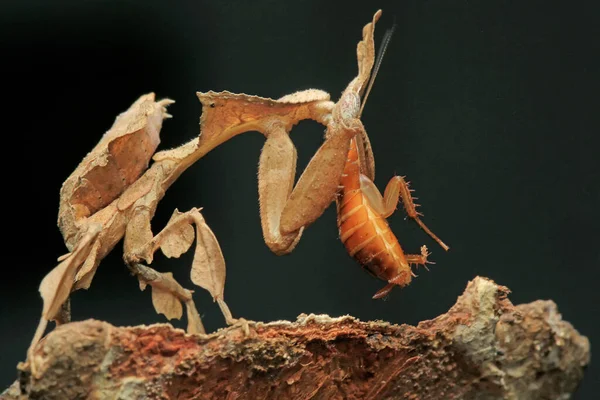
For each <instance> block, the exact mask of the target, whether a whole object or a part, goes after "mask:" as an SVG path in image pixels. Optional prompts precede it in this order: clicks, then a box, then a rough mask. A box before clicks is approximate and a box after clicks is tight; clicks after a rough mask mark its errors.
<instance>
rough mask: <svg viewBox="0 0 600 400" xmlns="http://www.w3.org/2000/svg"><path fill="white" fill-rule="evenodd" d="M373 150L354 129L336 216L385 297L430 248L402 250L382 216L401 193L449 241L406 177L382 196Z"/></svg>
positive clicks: (423, 259)
mask: <svg viewBox="0 0 600 400" xmlns="http://www.w3.org/2000/svg"><path fill="white" fill-rule="evenodd" d="M393 30H394V27H392V28H391V29H389V30H388V31H387V32H386V34H385V36H384V38H383V41H382V44H381V47H380V50H379V54H378V56H377V61H376V63H375V68H374V70H373V73H372V75H371V79H370V82H369V85H368V88H367V89H366V94H365V96H364V98H363V101H362V106H361V112H362V107H364V105H365V102H366V99H367V97H368V95H369V92H370V90H371V88H372V86H373V82H374V79H375V76H376V75H377V72H378V70H379V67H380V65H381V60H382V57H383V54H384V53H385V49H386V47H387V45H388V43H389V41H390V39H391V36H392V33H393ZM374 170H375V168H374V161H373V153H372V150H371V147H370V144H369V140H368V137H367V136H366V134H363V135H356V136H355V137H354V138H353V139H352V140H351V142H350V150H349V152H348V156H347V159H346V164H345V167H344V173H343V174H342V178H341V181H340V191H339V193H338V197H337V201H336V204H337V215H338V217H337V220H338V228H339V233H340V239H341V240H342V242H343V243H344V245H345V247H346V249H347V250H348V253H349V254H350V255H351V256H352V257H354V258H355V259H356V260H357V261H358V262H359V263H361V265H363V266H364V267H365V268H366V269H367V271H369V272H370V273H372V274H373V275H375V276H376V277H377V278H379V279H382V280H385V281H387V282H388V284H387V285H386V286H385V287H383V288H382V289H381V290H379V291H378V292H377V293H375V295H374V296H373V298H374V299H379V298H382V297H385V296H386V295H387V294H388V293H389V292H390V291H391V290H392V288H393V287H394V286H395V285H398V286H401V287H402V286H406V285H408V284H409V283H410V281H411V279H412V277H413V276H415V275H414V274H413V272H412V270H411V265H412V264H417V265H418V264H421V265H425V264H427V263H430V262H429V261H428V260H427V256H428V255H429V252H428V251H427V247H426V246H422V247H421V254H418V255H416V254H405V253H404V251H403V250H402V247H400V243H399V242H398V239H397V238H396V236H395V235H394V233H393V232H392V230H391V229H390V227H389V225H388V223H387V221H386V218H387V217H389V216H390V215H392V214H393V213H394V211H395V210H396V206H397V204H398V201H399V200H400V199H402V203H403V204H404V208H405V210H406V213H407V214H408V216H409V217H410V218H412V219H414V220H415V221H416V222H417V223H418V224H419V225H420V226H421V228H422V229H423V230H424V231H425V232H427V233H428V234H429V235H430V236H431V237H432V238H433V239H434V240H435V241H437V242H438V243H439V245H440V246H442V248H444V250H448V249H449V247H448V246H446V244H444V242H442V241H441V240H440V239H439V238H438V237H437V236H436V235H435V234H434V233H433V232H431V231H430V230H429V228H427V226H425V224H424V223H423V222H422V221H421V219H420V218H419V216H422V214H421V213H419V212H417V210H416V206H417V205H416V204H415V203H414V201H413V197H412V195H411V192H412V190H411V189H410V188H409V185H408V183H407V182H406V181H405V180H404V177H400V176H395V177H393V178H392V179H391V180H390V181H389V183H388V184H387V186H386V188H385V192H384V194H383V196H382V195H381V193H380V192H379V189H377V187H376V186H375V184H374V183H373V180H374V175H375V174H374Z"/></svg>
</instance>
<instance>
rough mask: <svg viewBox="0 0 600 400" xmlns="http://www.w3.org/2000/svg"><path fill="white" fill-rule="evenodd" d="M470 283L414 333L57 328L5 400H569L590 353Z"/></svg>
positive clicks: (383, 328)
mask: <svg viewBox="0 0 600 400" xmlns="http://www.w3.org/2000/svg"><path fill="white" fill-rule="evenodd" d="M508 293H509V291H508V289H507V288H505V287H503V286H499V285H497V284H495V283H494V282H492V281H490V280H488V279H485V278H479V277H478V278H475V279H474V280H473V281H471V282H469V284H468V286H467V288H466V290H465V292H464V293H463V295H462V296H460V297H459V298H458V301H457V302H456V304H455V305H454V306H453V307H452V308H451V309H450V310H449V311H448V312H447V313H446V314H443V315H441V316H439V317H437V318H435V319H434V320H431V321H423V322H421V323H420V324H419V325H418V326H416V327H414V326H409V325H392V324H389V323H386V322H361V321H358V320H356V319H355V318H352V317H349V316H345V317H340V318H331V317H329V316H326V315H305V314H303V315H300V316H299V317H298V319H297V321H295V322H287V321H277V322H271V323H261V322H256V323H255V322H249V326H248V327H249V328H250V333H249V334H245V333H244V330H243V329H242V327H240V326H233V327H229V328H226V329H222V330H220V331H217V332H215V333H213V334H211V335H187V334H186V333H185V332H184V331H182V330H179V329H174V328H173V327H171V326H170V325H168V324H158V325H152V326H137V327H127V328H119V327H114V326H112V325H110V324H108V323H105V322H101V321H94V320H88V321H83V322H74V323H70V324H66V325H63V326H60V327H58V328H57V329H56V330H54V331H53V332H52V333H50V334H49V335H48V336H47V337H46V339H44V340H43V341H42V342H41V343H40V344H39V345H38V347H37V348H36V350H35V352H34V357H33V359H32V360H30V362H29V363H28V365H25V364H21V365H20V366H19V369H20V379H19V381H18V382H15V384H14V385H13V386H11V388H9V389H8V390H7V391H6V392H5V393H4V395H3V396H4V398H6V399H21V400H25V399H42V398H43V399H88V398H92V399H566V398H569V394H570V393H572V392H573V391H574V390H575V389H576V388H577V386H578V384H579V382H580V381H581V379H582V378H583V373H584V368H585V366H586V365H587V364H588V363H589V361H590V344H589V341H588V339H587V338H586V337H584V336H581V335H580V334H579V333H578V332H577V331H576V330H575V329H574V328H573V327H572V326H571V325H570V324H569V323H568V322H565V321H562V320H561V316H560V314H559V313H558V311H557V307H556V305H555V304H554V303H553V302H552V301H535V302H533V303H530V304H524V305H519V306H513V305H512V304H511V302H510V301H509V300H508V298H507V294H508Z"/></svg>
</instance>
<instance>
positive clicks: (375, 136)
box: [0, 0, 600, 399]
mask: <svg viewBox="0 0 600 400" xmlns="http://www.w3.org/2000/svg"><path fill="white" fill-rule="evenodd" d="M366 3H369V4H366ZM566 4H567V3H564V5H562V6H559V5H552V4H551V3H549V2H542V1H527V2H520V1H515V2H508V1H487V2H472V1H467V0H461V1H402V2H400V1H380V2H361V3H360V4H356V5H353V4H351V3H350V2H323V1H317V0H315V1H294V2H285V1H260V2H255V3H251V2H245V1H228V2H219V1H210V2H208V1H189V2H177V3H176V2H153V1H128V2H122V1H87V2H80V1H68V2H62V3H60V2H32V1H21V2H13V3H11V2H8V3H7V2H3V4H2V9H1V12H0V41H1V43H2V47H1V53H0V54H1V55H0V57H1V59H0V63H1V68H2V70H3V71H2V74H1V77H2V95H1V97H2V102H3V103H4V104H3V106H2V116H3V118H2V139H3V141H2V153H3V157H2V164H3V174H2V175H3V182H4V185H5V186H4V190H3V191H2V193H3V196H2V197H3V200H4V204H5V205H4V206H3V210H4V212H3V218H4V224H3V227H4V233H5V234H6V236H5V237H6V239H4V241H3V244H4V251H3V255H4V257H3V262H2V263H3V266H2V279H0V296H1V297H0V326H1V328H2V329H1V335H2V341H1V343H2V349H1V350H0V351H1V354H2V356H1V359H2V362H1V367H0V368H1V369H0V387H2V388H4V387H5V386H7V385H8V384H9V383H10V382H11V381H13V380H14V379H15V376H16V374H15V369H14V368H15V365H16V363H17V362H18V361H20V360H23V358H24V356H25V351H26V348H27V346H28V343H29V340H30V338H31V337H32V335H33V332H34V330H35V327H36V324H37V321H38V317H39V314H40V311H41V305H42V303H41V299H40V297H39V294H38V292H37V287H38V285H39V282H40V281H41V279H42V277H43V276H44V275H45V274H46V273H47V272H48V271H49V270H50V269H51V268H53V267H54V266H55V264H56V258H57V257H58V256H59V255H61V254H63V253H65V252H66V250H65V247H64V244H63V242H62V238H61V236H60V233H59V231H58V229H57V227H56V214H57V210H58V201H59V197H58V193H59V189H60V186H61V184H62V182H63V181H64V180H65V179H66V178H67V176H68V175H69V174H70V173H71V172H72V170H73V169H74V168H75V167H76V166H77V164H78V163H79V161H80V160H81V159H82V158H83V156H84V155H85V154H86V153H87V152H88V151H90V150H91V149H92V148H93V146H94V145H95V144H96V142H97V141H98V140H99V138H100V137H101V135H102V133H103V132H104V131H106V130H107V129H108V128H109V127H110V126H111V124H112V122H113V120H114V118H115V117H116V115H117V114H118V113H120V112H121V111H124V110H125V109H127V108H128V107H129V105H130V104H131V103H132V102H133V101H134V100H135V99H136V98H137V97H138V96H140V95H141V94H143V93H147V92H150V91H154V92H156V93H157V96H158V97H159V98H162V97H170V98H173V99H175V100H176V101H177V103H176V104H174V105H173V106H171V107H170V108H169V112H171V113H172V114H173V115H174V119H172V120H168V121H166V122H165V124H164V126H163V130H162V144H161V147H160V148H161V149H167V148H170V147H174V146H178V145H180V144H182V143H184V142H186V141H188V140H190V139H191V138H193V137H194V136H196V135H197V134H198V119H199V116H200V104H199V102H198V101H197V99H196V96H195V92H196V91H208V90H211V89H212V90H217V91H219V90H230V91H233V92H243V93H249V94H256V95H261V96H266V97H273V98H277V97H280V96H282V95H284V94H288V93H290V92H294V91H296V90H301V89H306V88H310V87H314V88H320V89H323V90H326V91H328V92H330V93H331V94H332V97H333V98H334V99H337V98H338V96H339V94H340V93H341V91H342V90H343V89H344V87H345V86H346V85H347V83H348V82H349V81H350V80H351V79H352V78H353V77H354V76H355V75H356V70H357V67H356V56H355V48H356V44H357V42H358V41H359V40H360V39H361V30H362V27H363V26H364V25H365V24H366V23H367V22H369V21H370V20H371V18H372V15H373V13H374V12H375V10H376V9H377V8H382V9H383V10H384V13H383V17H382V19H381V20H380V22H379V24H378V25H377V30H376V34H377V37H376V41H377V42H378V41H379V40H380V38H381V36H382V34H383V32H384V30H385V29H386V28H388V27H390V26H391V25H392V24H393V22H394V19H395V21H396V22H397V24H398V27H397V30H396V33H395V36H394V37H393V38H392V41H391V44H390V46H389V48H388V53H387V55H386V57H385V60H384V63H383V65H382V68H381V72H380V75H379V77H378V80H377V83H376V85H375V88H374V90H373V92H372V94H371V96H370V98H369V103H368V105H367V107H366V110H365V112H364V114H363V121H364V123H365V125H366V127H367V130H368V133H369V134H370V137H371V141H372V145H373V149H374V152H375V156H376V161H377V178H376V184H377V185H378V186H379V187H380V188H382V189H383V188H384V187H385V184H386V183H387V181H388V180H389V178H390V177H391V176H393V174H394V173H398V174H401V175H407V177H408V179H409V180H411V181H412V183H413V187H414V188H415V189H416V190H417V192H416V196H418V197H419V198H420V201H419V203H421V204H423V207H422V209H421V210H422V211H423V212H424V213H425V218H424V221H425V222H426V223H427V224H428V225H429V226H430V227H431V229H432V230H433V231H434V232H436V233H437V234H438V235H439V236H440V237H441V238H442V239H443V240H444V241H446V242H447V243H448V244H449V245H450V246H451V248H452V249H451V251H450V252H449V253H444V252H443V251H442V250H441V249H440V248H439V247H437V246H436V245H435V243H434V242H433V241H432V240H431V239H430V238H429V237H427V236H426V235H425V233H423V232H422V231H420V230H419V229H418V227H417V226H416V224H414V223H413V222H410V221H405V220H404V215H403V213H402V212H398V213H397V214H395V215H394V216H392V217H391V218H390V224H391V226H392V228H393V230H394V231H395V232H396V233H397V236H398V237H399V238H400V241H401V244H402V245H403V247H404V249H405V250H406V251H407V252H417V251H418V248H419V246H420V245H421V244H427V245H428V247H429V248H430V249H432V251H433V255H432V259H433V260H434V261H435V262H436V264H435V265H434V266H432V267H431V271H430V272H426V271H424V270H422V269H420V270H419V272H418V275H419V277H418V278H417V279H415V280H414V281H413V283H412V284H411V285H410V286H408V287H407V288H405V289H402V290H401V289H395V290H394V291H393V292H392V295H391V296H390V297H389V299H387V301H374V300H371V296H372V295H373V294H374V293H375V291H377V290H378V289H379V288H381V287H382V286H383V285H384V283H383V282H380V281H378V280H375V279H373V278H371V277H370V276H369V275H368V274H366V273H365V272H364V271H362V270H361V268H360V267H359V266H358V265H357V264H356V263H355V262H354V260H352V259H351V258H350V257H349V256H348V255H347V254H346V252H345V249H344V247H343V246H342V244H341V243H340V242H339V239H338V237H337V228H336V217H335V210H334V207H330V208H329V209H328V210H327V212H326V213H325V214H324V215H323V216H322V217H321V218H320V219H319V220H318V221H317V222H316V223H315V224H314V225H312V226H311V227H310V228H308V229H307V230H306V232H305V234H304V237H303V239H302V241H301V242H300V244H299V245H298V247H297V248H296V250H295V251H294V252H293V253H292V254H291V255H289V256H285V257H277V256H275V255H273V254H272V253H270V252H269V250H268V249H267V247H266V246H265V245H264V243H263V242H262V237H261V229H260V221H259V212H258V201H257V182H256V172H257V163H258V157H259V154H260V149H261V146H262V144H263V142H264V139H263V137H262V136H261V135H260V134H259V133H256V132H252V133H248V134H244V135H241V136H239V137H236V138H234V139H233V140H232V141H231V142H228V143H226V144H224V145H222V146H220V147H218V148H217V149H216V150H214V151H213V152H212V153H210V154H208V155H207V156H206V157H205V158H203V159H202V160H200V161H199V162H198V163H197V164H196V165H194V166H192V167H191V168H190V169H189V170H188V171H187V172H186V173H185V174H184V175H183V176H182V177H181V178H180V179H179V180H178V181H177V182H176V184H175V185H173V187H172V188H171V189H170V190H169V191H168V192H167V195H166V196H165V198H164V200H163V201H162V203H161V204H160V205H159V208H158V211H157V215H156V217H155V219H154V220H153V227H154V230H155V232H157V231H158V230H159V229H160V228H161V227H162V226H163V225H164V224H165V223H166V221H167V220H168V218H169V217H170V215H171V213H172V211H173V209H174V208H178V209H179V210H182V211H183V210H188V209H189V208H191V207H194V206H201V207H204V211H203V214H204V217H205V218H206V220H207V222H208V223H209V225H210V226H211V227H212V229H213V230H214V232H215V234H216V236H217V237H218V239H219V241H220V243H221V246H222V249H223V252H224V255H225V258H226V261H227V268H228V270H227V284H226V290H225V294H226V299H227V301H228V303H229V305H230V307H231V309H232V311H233V313H234V315H235V316H240V317H245V318H248V319H252V320H262V321H271V320H277V319H291V320H293V319H295V318H296V316H297V315H298V314H300V313H327V314H329V315H332V316H339V315H343V314H351V315H353V316H356V317H358V318H360V319H362V320H373V319H384V320H388V321H390V322H393V323H408V324H416V323H417V322H418V321H420V320H425V319H431V318H434V317H435V316H437V315H439V314H440V313H443V312H445V311H446V310H447V309H448V308H449V307H450V306H451V305H452V304H453V303H454V301H455V300H456V297H457V296H458V295H460V294H461V293H462V291H463V289H464V288H465V286H466V284H467V282H468V281H469V280H470V279H472V278H473V277H475V276H476V275H482V276H487V277H489V278H492V279H494V280H495V281H496V282H498V283H500V284H502V285H506V286H508V287H509V288H510V289H511V290H512V291H513V293H512V294H511V296H510V298H511V300H512V301H513V302H514V303H516V304H518V303H524V302H530V301H534V300H536V299H552V300H554V301H555V302H556V303H557V304H558V307H559V311H560V312H561V313H562V315H563V318H564V319H565V320H567V321H570V322H571V323H573V325H574V326H575V327H576V328H577V329H578V330H579V331H580V332H581V333H582V334H584V335H586V336H588V337H589V338H590V340H591V341H592V344H595V343H597V342H598V341H599V340H600V326H599V324H598V313H599V312H600V294H599V288H598V268H599V264H600V251H599V249H598V242H599V240H600V231H599V228H598V222H599V220H600V218H599V216H600V212H599V211H598V207H599V206H600V204H599V199H600V191H599V186H598V182H599V179H600V168H599V164H598V162H597V158H596V157H597V153H598V141H597V140H596V137H597V135H598V111H597V110H598V106H599V105H600V104H599V103H600V102H599V101H598V89H600V85H599V79H598V67H599V63H598V51H599V50H600V49H599V45H598V39H599V38H600V35H599V33H600V32H599V29H598V17H599V16H600V15H599V13H598V11H599V9H598V6H596V5H595V4H596V2H593V1H588V2H586V3H584V4H579V5H576V3H569V5H568V6H567V5H566ZM322 132H323V127H321V126H320V125H318V124H316V123H314V122H312V121H311V122H303V123H301V124H300V125H299V126H298V127H296V129H294V131H293V133H292V140H293V141H294V142H295V143H296V145H297V147H298V153H299V168H298V169H299V171H301V170H302V168H303V167H304V166H305V165H306V163H307V162H308V160H309V159H310V156H311V154H313V153H314V152H315V151H316V149H317V147H318V146H319V144H320V143H321V141H322ZM190 263H191V252H190V254H188V255H186V256H184V257H183V258H182V260H168V259H166V258H165V257H164V256H162V255H160V256H157V258H156V260H155V263H154V264H153V266H154V267H155V268H157V269H159V270H161V271H173V272H174V273H175V276H176V277H177V278H178V279H179V280H180V282H182V283H183V284H184V286H187V287H191V286H192V284H191V282H190V280H189V277H188V274H189V272H188V271H189V266H190ZM195 298H196V301H197V305H198V308H199V310H200V311H201V313H202V315H203V318H204V321H205V325H206V327H207V329H208V330H210V331H213V330H215V329H217V328H220V327H222V326H223V325H224V322H223V318H222V316H221V314H220V312H219V310H218V307H217V306H216V305H215V304H212V301H211V299H210V296H209V295H208V294H207V293H205V292H203V291H202V290H201V289H198V290H197V292H196V295H195ZM73 318H74V319H75V320H83V319H86V318H97V319H102V320H106V321H108V322H110V323H112V324H116V325H136V324H148V323H153V322H163V321H164V317H163V316H159V315H156V314H155V313H154V311H153V308H152V304H151V301H150V292H149V291H146V292H140V291H139V289H138V285H137V282H136V280H135V279H134V278H132V277H130V276H129V274H128V272H127V270H126V268H125V266H124V265H123V263H122V259H121V245H118V246H117V248H116V249H115V250H114V251H113V253H112V254H111V255H110V256H109V257H108V258H106V259H105V260H104V261H103V262H102V264H101V265H100V268H99V270H98V273H97V275H96V278H95V280H94V282H93V284H92V287H91V288H90V290H88V291H80V292H77V293H75V294H74V296H73ZM175 325H176V326H180V327H181V326H184V323H183V322H178V321H177V322H175ZM599 371H600V369H599V368H598V366H597V365H596V363H595V360H593V361H592V365H591V366H590V367H589V369H588V370H587V372H586V376H585V378H584V380H583V384H582V386H581V387H580V389H579V391H578V396H577V398H578V399H592V398H595V396H594V395H597V393H598V392H600V379H599Z"/></svg>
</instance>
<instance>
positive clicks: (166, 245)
mask: <svg viewBox="0 0 600 400" xmlns="http://www.w3.org/2000/svg"><path fill="white" fill-rule="evenodd" d="M183 214H184V213H181V212H179V210H177V209H176V210H175V211H173V215H171V219H169V222H168V223H167V226H169V225H170V224H171V223H172V222H173V221H174V220H175V219H176V218H177V217H179V216H181V215H183ZM192 243H194V228H193V227H192V225H191V224H189V223H182V224H179V225H178V226H177V228H176V229H173V230H170V231H169V234H168V235H167V236H166V237H165V238H164V239H163V240H162V242H161V243H160V249H161V250H162V252H163V253H164V255H165V256H167V257H169V258H179V256H181V255H182V254H183V253H185V252H186V251H188V250H189V248H190V247H191V245H192Z"/></svg>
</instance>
